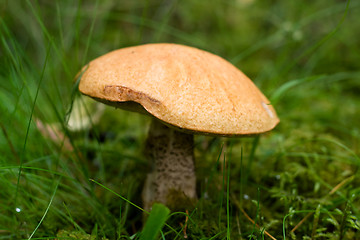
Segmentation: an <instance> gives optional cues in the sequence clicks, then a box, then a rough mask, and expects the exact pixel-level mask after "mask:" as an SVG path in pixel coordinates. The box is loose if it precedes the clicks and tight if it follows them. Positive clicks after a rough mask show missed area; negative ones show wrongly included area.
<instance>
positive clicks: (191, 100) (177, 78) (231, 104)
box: [79, 43, 279, 209]
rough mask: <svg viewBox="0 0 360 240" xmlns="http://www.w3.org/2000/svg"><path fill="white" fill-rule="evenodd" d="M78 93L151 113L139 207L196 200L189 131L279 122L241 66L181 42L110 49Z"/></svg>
mask: <svg viewBox="0 0 360 240" xmlns="http://www.w3.org/2000/svg"><path fill="white" fill-rule="evenodd" d="M79 90H80V92H81V93H83V94H85V95H87V96H90V97H92V98H94V99H96V100H98V101H100V102H103V103H105V104H108V105H111V106H115V107H117V108H121V109H125V110H130V111H135V112H140V113H144V114H148V115H150V116H152V122H151V125H150V129H149V134H148V138H147V140H146V146H145V149H146V152H147V153H148V154H147V157H148V158H149V160H151V162H152V171H151V172H150V173H149V174H148V175H147V179H146V182H145V185H144V190H143V204H144V208H145V209H150V208H151V206H152V204H153V203H154V202H160V203H163V204H166V205H169V204H170V200H171V199H173V198H174V197H175V198H183V199H187V200H191V199H196V176H195V166H194V154H193V147H194V140H193V139H194V137H193V134H207V135H220V136H241V135H255V134H260V133H263V132H267V131H270V130H271V129H273V128H274V127H275V126H276V125H277V124H278V122H279V119H278V117H277V115H276V112H275V110H274V108H273V107H272V106H271V105H270V102H269V100H268V99H267V98H266V97H265V96H264V95H263V94H262V93H261V92H260V90H259V89H258V88H257V87H256V86H255V85H254V84H253V82H252V81H251V80H250V79H249V78H248V77H247V76H246V75H245V74H244V73H242V72H241V71H240V70H239V69H237V68H236V67H235V66H233V65H232V64H231V63H229V62H228V61H226V60H224V59H223V58H221V57H219V56H217V55H214V54H212V53H209V52H206V51H203V50H200V49H197V48H193V47H188V46H184V45H179V44H168V43H158V44H146V45H140V46H134V47H127V48H122V49H118V50H115V51H112V52H110V53H107V54H105V55H103V56H100V57H98V58H97V59H95V60H93V61H91V62H90V63H89V64H88V65H87V66H85V67H84V71H83V74H82V76H81V80H80V84H79Z"/></svg>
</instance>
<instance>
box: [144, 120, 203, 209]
mask: <svg viewBox="0 0 360 240" xmlns="http://www.w3.org/2000/svg"><path fill="white" fill-rule="evenodd" d="M193 147H194V137H193V135H191V134H186V133H183V132H180V131H177V130H175V129H173V128H169V127H167V126H165V125H164V124H162V123H161V122H160V121H158V120H156V119H153V120H152V123H151V125H150V129H149V134H148V138H147V141H146V148H145V154H146V155H147V157H148V158H149V159H150V160H151V163H152V171H151V172H150V173H149V174H148V175H147V179H146V182H145V186H144V190H143V202H144V208H145V209H147V210H149V209H150V208H151V206H152V204H153V203H154V202H160V203H163V204H165V205H167V206H168V207H170V208H173V207H179V206H180V205H184V204H186V202H189V200H190V201H191V200H192V199H195V198H196V176H195V167H194V150H193ZM173 201H176V202H173ZM179 201H181V202H180V203H179ZM184 201H185V202H184ZM180 207H181V206H180Z"/></svg>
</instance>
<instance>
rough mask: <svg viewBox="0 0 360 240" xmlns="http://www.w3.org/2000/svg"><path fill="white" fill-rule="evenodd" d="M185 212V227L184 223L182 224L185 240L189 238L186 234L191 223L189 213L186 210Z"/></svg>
mask: <svg viewBox="0 0 360 240" xmlns="http://www.w3.org/2000/svg"><path fill="white" fill-rule="evenodd" d="M185 212H186V217H185V224H184V225H183V224H182V223H180V226H181V227H184V228H183V233H184V238H188V235H187V234H186V228H187V223H188V221H189V211H188V210H186V211H185Z"/></svg>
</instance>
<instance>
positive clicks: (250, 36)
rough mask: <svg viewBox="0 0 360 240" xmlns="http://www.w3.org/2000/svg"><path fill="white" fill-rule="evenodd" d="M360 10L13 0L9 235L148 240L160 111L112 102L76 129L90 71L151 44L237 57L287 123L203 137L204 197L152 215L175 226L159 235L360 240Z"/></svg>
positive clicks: (2, 226) (5, 27)
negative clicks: (152, 120) (148, 187)
mask: <svg viewBox="0 0 360 240" xmlns="http://www.w3.org/2000/svg"><path fill="white" fill-rule="evenodd" d="M359 14H360V4H359V3H358V2H357V1H320V0H315V1H311V2H306V3H305V2H303V1H285V0H281V1H271V2H270V1H244V0H237V1H235V0H232V1H220V0H210V1H190V0H183V1H160V0H142V1H117V2H115V1H110V0H106V1H59V0H58V1H35V0H31V1H30V0H28V1H25V0H24V1H19V0H17V1H16V0H15V1H6V0H1V1H0V15H1V17H0V111H1V114H0V127H1V131H0V239H55V238H58V239H90V236H91V239H138V238H139V237H140V236H141V234H140V233H141V232H142V226H143V217H144V216H143V214H144V213H143V211H142V210H141V209H139V208H138V207H140V208H141V189H142V185H143V182H144V180H145V174H144V173H145V172H146V171H147V168H148V165H147V164H148V163H147V161H146V159H145V158H144V157H143V155H142V148H143V143H144V140H145V138H146V131H147V127H146V126H147V125H148V123H149V118H148V117H145V116H141V115H138V114H135V113H129V112H125V111H122V110H115V109H112V108H110V107H107V108H106V109H105V111H104V112H103V113H102V114H100V115H101V117H100V121H96V119H95V118H94V119H93V122H92V123H90V125H88V126H87V127H85V128H83V129H82V130H80V131H72V130H70V129H68V127H67V122H68V120H69V112H70V110H71V109H76V108H81V109H85V114H83V115H82V116H83V117H82V118H80V119H81V121H85V120H86V119H87V116H88V115H91V113H93V112H94V111H96V109H99V107H98V106H97V105H96V104H94V103H92V102H91V101H87V100H86V99H84V98H80V94H79V93H78V91H77V89H76V78H75V76H76V74H77V73H78V72H79V71H80V69H81V67H82V66H83V65H84V64H86V63H87V62H88V61H90V60H91V59H93V58H95V57H97V56H100V55H102V54H105V53H107V52H109V51H111V50H114V49H117V48H121V47H127V46H131V45H137V44H142V43H150V42H175V43H181V44H185V45H191V46H195V47H198V48H201V49H205V50H208V51H210V52H213V53H215V54H218V55H220V56H222V57H224V58H226V59H228V60H229V61H231V62H232V63H233V64H235V65H236V66H237V67H239V68H240V69H241V70H242V71H243V72H245V73H246V74H247V75H248V76H249V77H250V78H251V79H253V81H254V82H255V83H256V85H257V86H259V88H260V89H261V90H262V91H263V92H264V93H265V95H266V96H268V97H269V99H270V100H271V101H272V103H273V105H274V106H275V108H276V110H277V112H278V115H279V117H280V119H281V123H280V124H279V125H278V127H276V129H274V130H273V131H272V132H270V133H267V134H265V135H263V136H260V137H259V138H257V137H254V138H231V139H226V138H215V137H208V136H197V137H196V139H195V141H196V148H195V155H196V167H197V177H198V179H197V185H198V196H199V201H198V203H197V204H196V205H195V206H194V207H193V208H192V209H188V211H187V212H173V213H171V214H170V216H169V218H167V220H166V215H167V214H165V213H164V214H163V215H161V214H159V215H158V216H159V219H156V216H157V215H156V214H153V215H152V217H149V218H148V221H150V222H147V225H148V226H152V225H153V224H155V225H156V224H157V225H156V226H157V229H159V228H160V227H161V226H162V222H163V221H165V220H166V222H165V225H164V227H163V228H162V230H161V234H159V235H158V239H183V238H184V237H185V236H188V239H270V237H269V235H271V236H273V237H274V238H276V239H339V240H340V239H360V220H359V219H360V210H359V209H360V177H359V171H358V169H359V167H360V157H359V154H360V124H359V121H360V111H359V106H360V70H359V69H360V59H359V52H360V40H359V37H358V35H357V34H358V32H359V31H358V29H360V19H359V17H358V16H359ZM74 101H75V103H74ZM73 103H74V104H73ZM79 106H80V107H79ZM72 107H73V108H72ZM41 124H42V125H41ZM83 124H84V125H85V122H83ZM41 126H42V127H41ZM51 134H55V137H54V136H53V137H52V138H51V136H50V135H51ZM150 216H151V215H150ZM157 221H158V222H157ZM147 230H148V229H147ZM147 234H149V236H150V235H151V236H153V235H155V234H157V232H151V231H150V233H147Z"/></svg>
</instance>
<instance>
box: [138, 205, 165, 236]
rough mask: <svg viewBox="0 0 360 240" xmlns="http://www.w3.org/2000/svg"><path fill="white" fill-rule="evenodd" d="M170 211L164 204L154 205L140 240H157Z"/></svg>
mask: <svg viewBox="0 0 360 240" xmlns="http://www.w3.org/2000/svg"><path fill="white" fill-rule="evenodd" d="M169 213H170V210H169V209H168V208H167V207H165V206H164V205H162V204H154V205H153V207H152V210H151V212H150V216H149V218H148V220H147V221H146V223H145V226H144V229H143V231H142V232H141V235H140V238H139V239H140V240H152V239H156V237H157V236H158V235H159V233H160V231H161V229H162V227H163V226H164V224H165V221H166V219H167V218H168V216H169Z"/></svg>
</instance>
